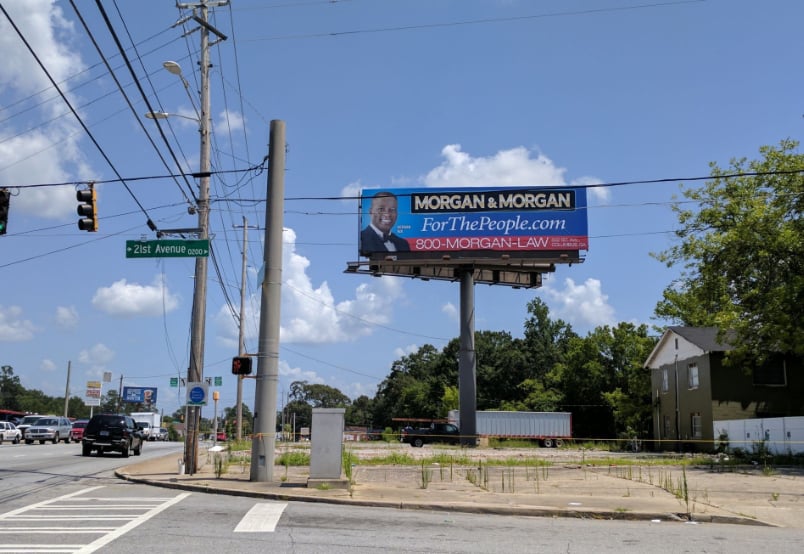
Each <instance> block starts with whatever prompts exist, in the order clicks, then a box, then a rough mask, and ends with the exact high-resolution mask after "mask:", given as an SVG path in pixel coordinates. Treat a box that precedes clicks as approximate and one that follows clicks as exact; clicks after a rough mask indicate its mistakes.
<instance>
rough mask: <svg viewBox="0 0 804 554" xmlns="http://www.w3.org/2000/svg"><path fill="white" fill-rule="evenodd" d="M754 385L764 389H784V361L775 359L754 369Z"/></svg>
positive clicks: (785, 382) (785, 372)
mask: <svg viewBox="0 0 804 554" xmlns="http://www.w3.org/2000/svg"><path fill="white" fill-rule="evenodd" d="M754 385H759V386H765V387H784V386H786V385H787V371H786V367H785V363H784V360H782V359H779V358H776V359H771V360H769V361H767V362H765V363H764V364H763V365H762V367H756V368H754Z"/></svg>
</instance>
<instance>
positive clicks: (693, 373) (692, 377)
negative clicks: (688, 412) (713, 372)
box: [687, 364, 698, 389]
mask: <svg viewBox="0 0 804 554" xmlns="http://www.w3.org/2000/svg"><path fill="white" fill-rule="evenodd" d="M687 375H688V377H689V385H690V388H691V389H697V388H698V364H690V365H688V366H687Z"/></svg>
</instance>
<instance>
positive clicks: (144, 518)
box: [76, 492, 190, 554]
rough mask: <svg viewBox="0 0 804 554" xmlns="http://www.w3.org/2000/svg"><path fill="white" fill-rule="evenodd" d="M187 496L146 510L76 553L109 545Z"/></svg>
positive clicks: (85, 552)
mask: <svg viewBox="0 0 804 554" xmlns="http://www.w3.org/2000/svg"><path fill="white" fill-rule="evenodd" d="M188 496H190V493H189V492H184V493H181V494H180V495H178V496H177V497H175V498H172V499H170V500H168V501H167V502H165V503H164V504H162V505H161V506H159V507H157V508H154V509H153V510H148V511H147V512H145V513H144V514H142V515H141V516H140V517H138V518H137V519H135V520H134V521H131V522H129V523H127V524H125V525H123V526H122V527H118V528H117V529H115V530H114V531H113V532H111V533H109V534H108V535H106V536H103V537H101V538H99V539H98V540H96V541H94V542H92V543H90V544H88V545H86V546H85V547H84V548H82V549H80V550H76V552H77V553H80V554H89V553H90V552H95V551H96V550H97V549H99V548H101V547H104V546H106V545H107V544H109V543H110V542H112V541H113V540H115V539H117V538H118V537H121V536H123V535H125V534H126V533H128V532H129V531H131V530H132V529H134V528H135V527H137V526H139V525H141V524H143V523H145V522H146V521H148V520H149V519H151V518H152V517H154V516H156V515H159V513H160V512H163V511H164V510H167V509H168V508H170V507H171V506H173V505H174V504H178V503H179V502H181V501H182V500H184V499H185V498H187V497H188Z"/></svg>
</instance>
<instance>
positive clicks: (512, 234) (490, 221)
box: [360, 187, 589, 256]
mask: <svg viewBox="0 0 804 554" xmlns="http://www.w3.org/2000/svg"><path fill="white" fill-rule="evenodd" d="M360 200H361V202H360V218H361V220H360V227H361V233H360V254H361V255H364V256H368V255H370V254H372V253H375V252H389V251H390V252H433V253H436V252H438V253H444V252H456V251H496V252H511V253H516V252H538V251H563V250H588V249H589V236H588V235H589V232H588V223H587V209H586V207H587V206H586V189H585V188H574V187H563V188H559V187H556V188H553V187H504V188H503V187H496V188H472V187H464V188H457V189H456V188H449V189H447V188H418V189H408V188H403V189H393V190H363V191H362V192H361V199H360Z"/></svg>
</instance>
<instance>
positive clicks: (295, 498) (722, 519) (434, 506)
mask: <svg viewBox="0 0 804 554" xmlns="http://www.w3.org/2000/svg"><path fill="white" fill-rule="evenodd" d="M115 476H116V477H118V478H119V479H123V480H125V481H130V482H132V483H142V484H145V485H152V486H155V487H162V488H166V489H174V490H184V491H190V492H199V493H206V494H225V495H228V496H242V497H245V498H264V499H266V500H279V501H283V502H310V503H319V504H336V505H342V506H361V507H371V508H393V509H398V510H430V511H438V512H459V513H467V514H488V515H508V516H520V517H544V518H550V517H552V518H559V517H561V518H574V519H595V520H601V521H605V520H610V521H614V520H617V521H649V522H655V523H660V522H664V521H669V522H678V523H690V524H697V523H728V524H732V525H755V526H760V527H776V526H775V525H772V524H769V523H765V522H763V521H759V520H756V519H750V518H744V517H739V516H722V515H711V516H706V515H700V514H698V515H694V516H693V517H692V518H689V517H688V516H687V514H684V513H672V512H671V513H654V512H617V511H611V510H584V509H561V508H546V507H538V508H537V507H526V506H493V505H489V504H463V503H450V504H443V503H441V504H438V503H428V502H406V501H393V500H361V499H354V498H333V497H323V496H309V495H299V494H292V493H279V492H265V491H260V492H256V491H249V490H242V489H232V488H226V487H210V486H208V485H194V484H187V483H182V482H180V481H178V480H173V481H157V480H152V479H148V478H144V477H134V476H132V475H129V474H128V473H123V472H121V471H118V470H116V471H115Z"/></svg>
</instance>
